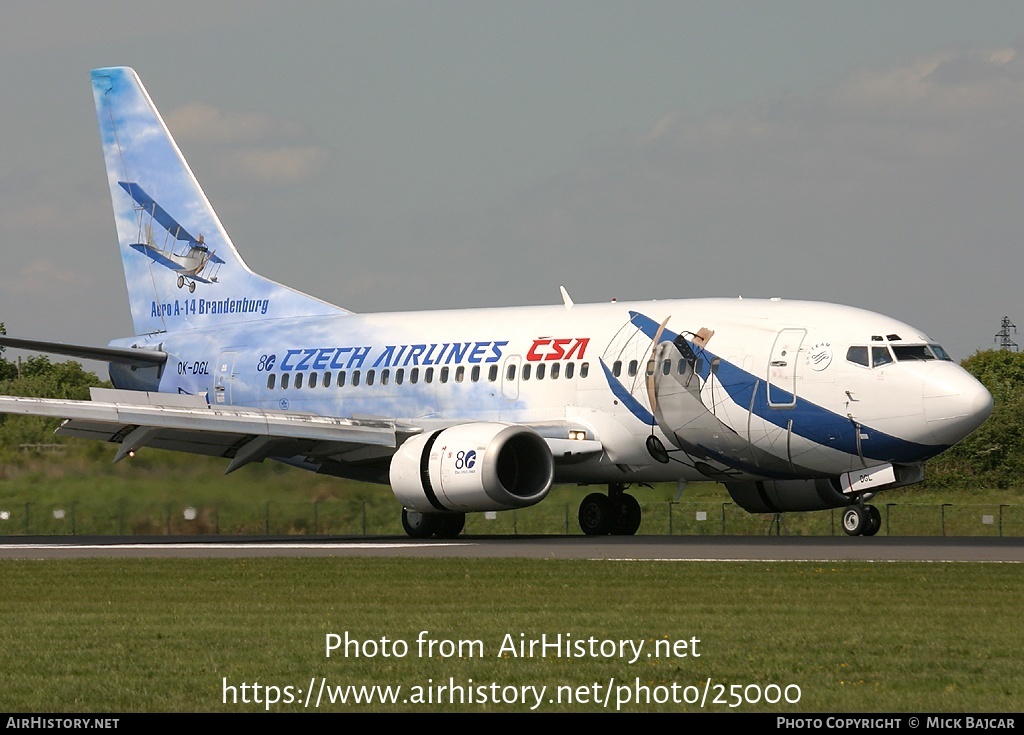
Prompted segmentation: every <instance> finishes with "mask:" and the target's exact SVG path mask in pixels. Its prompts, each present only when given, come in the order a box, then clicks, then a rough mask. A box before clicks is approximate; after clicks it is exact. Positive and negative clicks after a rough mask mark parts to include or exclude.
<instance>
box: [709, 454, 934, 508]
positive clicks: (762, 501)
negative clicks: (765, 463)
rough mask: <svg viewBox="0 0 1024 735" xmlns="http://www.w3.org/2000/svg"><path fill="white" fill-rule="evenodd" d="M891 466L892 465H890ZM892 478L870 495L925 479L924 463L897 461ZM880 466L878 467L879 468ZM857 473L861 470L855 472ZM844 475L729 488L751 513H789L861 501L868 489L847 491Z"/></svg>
mask: <svg viewBox="0 0 1024 735" xmlns="http://www.w3.org/2000/svg"><path fill="white" fill-rule="evenodd" d="M886 466H887V467H888V465H886ZM891 467H892V476H893V477H894V478H895V481H894V482H893V481H890V482H887V483H885V484H884V485H881V486H879V487H878V488H871V490H870V492H868V494H867V495H866V497H869V498H870V497H871V495H873V494H874V493H875V492H879V491H882V490H891V489H892V488H896V487H905V486H907V485H914V484H915V483H918V482H923V481H924V465H923V464H921V463H917V464H894V465H892V466H891ZM876 469H877V468H876ZM851 474H854V475H856V474H857V473H851ZM843 483H844V481H843V480H842V479H841V478H838V477H835V478H828V479H826V478H818V479H814V480H763V481H758V482H753V481H745V482H727V483H725V487H726V488H727V489H728V490H729V495H731V496H732V499H733V500H735V501H736V504H737V505H738V506H740V507H741V508H743V510H745V511H747V512H748V513H788V512H789V511H801V510H828V509H829V508H843V507H845V506H847V505H851V504H852V503H855V502H856V501H857V496H858V495H859V494H861V492H864V491H866V490H868V488H863V489H858V488H851V491H850V492H849V493H844V492H843V487H844V484H843Z"/></svg>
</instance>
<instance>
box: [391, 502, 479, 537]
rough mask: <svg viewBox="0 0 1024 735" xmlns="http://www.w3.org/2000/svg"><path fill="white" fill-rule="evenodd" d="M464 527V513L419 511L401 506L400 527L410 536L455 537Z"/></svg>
mask: <svg viewBox="0 0 1024 735" xmlns="http://www.w3.org/2000/svg"><path fill="white" fill-rule="evenodd" d="M465 527H466V514H465V513H420V512H419V511H418V510H406V509H405V508H402V528H404V529H405V532H406V533H407V534H409V536H410V537H411V538H430V537H431V536H436V537H437V538H455V537H456V536H458V535H459V534H460V533H462V529H463V528H465Z"/></svg>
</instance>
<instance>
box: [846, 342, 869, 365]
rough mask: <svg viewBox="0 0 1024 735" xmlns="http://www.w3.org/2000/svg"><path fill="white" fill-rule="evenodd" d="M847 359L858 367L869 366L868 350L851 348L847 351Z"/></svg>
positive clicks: (865, 348)
mask: <svg viewBox="0 0 1024 735" xmlns="http://www.w3.org/2000/svg"><path fill="white" fill-rule="evenodd" d="M846 359H847V360H849V361H850V362H852V363H856V364H857V365H863V366H864V367H867V366H868V348H867V347H851V348H850V349H848V350H847V351H846Z"/></svg>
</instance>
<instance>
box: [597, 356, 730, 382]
mask: <svg viewBox="0 0 1024 735" xmlns="http://www.w3.org/2000/svg"><path fill="white" fill-rule="evenodd" d="M686 365H687V363H686V360H684V359H679V360H678V361H677V362H676V365H675V368H676V372H677V374H679V375H682V374H684V373H685V372H686ZM622 367H623V362H622V360H616V361H615V362H613V363H612V375H614V376H615V377H616V378H618V377H619V376H621V375H622ZM625 367H626V375H628V376H629V377H631V378H633V377H635V376H636V374H637V372H638V371H639V370H640V363H639V361H637V360H630V361H629V362H628V363H626V364H625ZM714 367H715V366H714V365H712V368H714ZM657 369H658V366H657V365H656V364H655V361H654V360H648V361H647V375H654V372H655V371H656V370H657ZM703 369H704V360H703V359H701V358H697V361H696V364H695V365H694V367H693V371H694V372H695V373H697V374H700V372H701V371H702V370H703ZM712 372H714V371H713V370H712ZM661 374H662V375H671V374H672V361H671V360H662V361H661Z"/></svg>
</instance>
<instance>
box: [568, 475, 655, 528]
mask: <svg viewBox="0 0 1024 735" xmlns="http://www.w3.org/2000/svg"><path fill="white" fill-rule="evenodd" d="M625 488H626V486H625V485H623V484H621V483H617V482H616V483H611V484H609V485H608V494H607V495H602V494H601V493H590V495H588V496H587V497H585V498H583V502H582V503H580V512H579V520H580V529H582V531H583V533H585V534H586V535H587V536H607V535H608V534H611V535H612V536H632V535H634V534H635V533H636V532H637V529H639V528H640V520H641V513H640V504H639V503H638V502H636V498H634V497H633V496H632V495H629V494H628V493H626V492H625Z"/></svg>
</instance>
